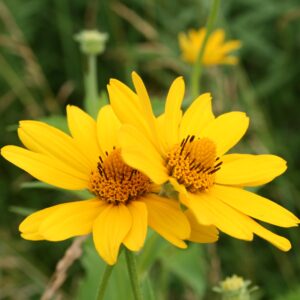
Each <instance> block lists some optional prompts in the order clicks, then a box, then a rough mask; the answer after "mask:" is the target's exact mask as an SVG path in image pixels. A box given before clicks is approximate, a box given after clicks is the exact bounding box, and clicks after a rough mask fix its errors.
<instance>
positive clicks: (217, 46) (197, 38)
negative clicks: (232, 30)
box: [178, 28, 241, 65]
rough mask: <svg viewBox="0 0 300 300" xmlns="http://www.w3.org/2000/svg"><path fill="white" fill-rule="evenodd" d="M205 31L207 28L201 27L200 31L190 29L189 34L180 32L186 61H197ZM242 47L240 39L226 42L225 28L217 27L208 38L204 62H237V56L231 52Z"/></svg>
mask: <svg viewBox="0 0 300 300" xmlns="http://www.w3.org/2000/svg"><path fill="white" fill-rule="evenodd" d="M205 33H206V29H205V28H200V29H199V30H198V31H197V30H194V29H190V30H189V31H188V33H187V34H185V33H183V32H181V33H179V36H178V41H179V46H180V49H181V51H182V59H183V60H184V61H186V62H188V63H191V64H193V63H195V62H196V60H197V58H198V53H199V51H200V49H201V46H202V43H203V40H204V36H205ZM240 47H241V42H240V41H239V40H231V41H227V42H225V32H224V30H223V29H217V30H215V31H214V32H213V33H212V34H211V35H210V36H209V38H208V41H207V44H206V48H205V52H204V55H203V64H204V65H219V64H230V65H234V64H237V62H238V59H237V57H235V56H232V55H230V52H232V51H234V50H236V49H239V48H240Z"/></svg>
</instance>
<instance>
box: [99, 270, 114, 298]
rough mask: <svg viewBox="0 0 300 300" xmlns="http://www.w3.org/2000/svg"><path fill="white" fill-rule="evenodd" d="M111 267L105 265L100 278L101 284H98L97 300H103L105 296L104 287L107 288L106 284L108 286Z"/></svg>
mask: <svg viewBox="0 0 300 300" xmlns="http://www.w3.org/2000/svg"><path fill="white" fill-rule="evenodd" d="M113 267H114V266H109V265H107V266H106V268H105V270H104V274H103V276H102V279H101V283H100V286H99V290H98V296H97V300H103V299H104V294H105V291H106V287H107V284H108V280H109V278H110V275H111V272H112V270H113Z"/></svg>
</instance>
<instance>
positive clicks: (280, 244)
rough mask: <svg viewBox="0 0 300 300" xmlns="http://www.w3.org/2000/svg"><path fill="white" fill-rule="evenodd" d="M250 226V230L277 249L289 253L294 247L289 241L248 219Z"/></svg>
mask: <svg viewBox="0 0 300 300" xmlns="http://www.w3.org/2000/svg"><path fill="white" fill-rule="evenodd" d="M248 226H249V228H250V229H251V230H252V231H253V232H254V233H255V234H256V235H258V236H260V237H261V238H263V239H265V240H267V241H268V242H270V243H271V244H273V245H274V246H275V247H277V248H279V249H280V250H282V251H289V250H290V249H291V248H292V246H291V243H290V241H289V240H288V239H286V238H284V237H282V236H280V235H277V234H275V233H273V232H271V231H270V230H268V229H266V228H264V227H262V226H261V225H259V224H258V223H257V222H255V221H254V220H252V219H251V218H248Z"/></svg>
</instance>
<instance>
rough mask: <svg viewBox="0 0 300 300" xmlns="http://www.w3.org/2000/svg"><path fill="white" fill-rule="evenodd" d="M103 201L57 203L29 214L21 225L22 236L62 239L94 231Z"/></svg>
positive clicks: (39, 238) (32, 238)
mask: <svg viewBox="0 0 300 300" xmlns="http://www.w3.org/2000/svg"><path fill="white" fill-rule="evenodd" d="M102 207H103V203H102V202H100V201H99V200H96V199H92V200H84V201H76V202H70V203H64V204H59V205H55V206H52V207H49V208H45V209H42V210H40V211H37V212H35V213H33V214H31V215H30V216H28V217H27V218H26V219H25V220H24V221H23V222H22V223H21V224H20V226H19V230H20V231H21V233H22V234H21V236H22V237H23V238H25V239H30V240H41V239H43V240H49V241H61V240H65V239H68V238H70V237H73V236H78V235H85V234H88V233H90V232H91V231H92V224H93V221H94V219H95V218H96V217H97V215H98V214H99V213H100V211H101V209H102Z"/></svg>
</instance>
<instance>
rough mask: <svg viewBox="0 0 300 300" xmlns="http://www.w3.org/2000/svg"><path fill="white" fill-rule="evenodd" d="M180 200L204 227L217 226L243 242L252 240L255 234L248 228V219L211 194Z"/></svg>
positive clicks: (191, 196)
mask: <svg viewBox="0 0 300 300" xmlns="http://www.w3.org/2000/svg"><path fill="white" fill-rule="evenodd" d="M180 200H181V201H182V202H183V203H184V204H185V205H186V206H187V207H188V208H189V209H190V210H191V211H192V213H193V214H194V216H195V217H196V219H197V221H198V222H199V223H200V224H203V225H215V226H216V227H217V228H218V229H220V230H221V231H223V232H225V233H227V234H229V235H231V236H233V237H235V238H238V239H242V240H252V239H253V234H252V232H251V231H250V230H249V229H248V227H247V219H246V216H244V215H243V214H242V213H240V212H238V211H236V210H235V209H233V208H231V207H230V206H228V205H226V204H225V203H223V202H222V201H220V200H218V199H217V198H216V197H214V195H213V194H211V193H199V194H191V193H188V195H187V196H184V195H180Z"/></svg>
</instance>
